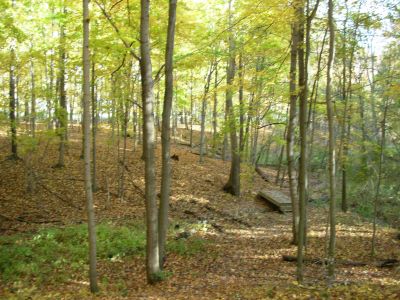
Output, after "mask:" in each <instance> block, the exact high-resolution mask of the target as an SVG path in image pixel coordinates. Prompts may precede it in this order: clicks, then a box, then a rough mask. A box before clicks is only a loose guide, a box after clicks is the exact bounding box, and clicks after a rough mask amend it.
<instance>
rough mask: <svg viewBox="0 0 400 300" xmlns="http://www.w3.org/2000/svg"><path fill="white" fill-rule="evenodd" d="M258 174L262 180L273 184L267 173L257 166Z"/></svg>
mask: <svg viewBox="0 0 400 300" xmlns="http://www.w3.org/2000/svg"><path fill="white" fill-rule="evenodd" d="M256 172H257V173H258V175H260V176H261V178H262V179H264V180H265V181H267V182H271V180H269V178H268V175H267V173H265V172H264V171H263V170H262V169H261V168H260V167H259V166H256Z"/></svg>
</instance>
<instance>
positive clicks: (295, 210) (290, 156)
mask: <svg viewBox="0 0 400 300" xmlns="http://www.w3.org/2000/svg"><path fill="white" fill-rule="evenodd" d="M297 48H298V24H297V23H296V24H294V25H292V45H291V50H290V88H289V89H290V104H289V120H288V130H287V135H286V157H287V165H288V177H289V191H290V199H291V202H292V234H293V237H292V242H293V244H297V242H298V241H297V240H298V231H297V229H298V224H299V201H298V195H297V185H296V176H295V159H294V140H295V132H294V129H295V127H296V117H297V107H296V106H297V103H296V102H297V97H298V96H297V91H296V65H297Z"/></svg>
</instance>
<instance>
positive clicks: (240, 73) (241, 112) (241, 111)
mask: <svg viewBox="0 0 400 300" xmlns="http://www.w3.org/2000/svg"><path fill="white" fill-rule="evenodd" d="M238 76H239V150H240V155H243V150H244V144H245V141H244V100H243V84H244V83H243V78H244V67H243V54H242V52H241V53H240V54H239V70H238Z"/></svg>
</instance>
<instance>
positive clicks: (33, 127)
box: [30, 57, 36, 138]
mask: <svg viewBox="0 0 400 300" xmlns="http://www.w3.org/2000/svg"><path fill="white" fill-rule="evenodd" d="M30 60H31V70H30V71H31V115H30V119H31V122H30V123H31V135H32V137H33V138H34V137H35V132H36V93H35V65H34V63H33V58H32V57H31V59H30Z"/></svg>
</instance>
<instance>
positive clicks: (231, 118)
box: [224, 0, 240, 196]
mask: <svg viewBox="0 0 400 300" xmlns="http://www.w3.org/2000/svg"><path fill="white" fill-rule="evenodd" d="M231 25H232V0H229V28H230V29H229V37H228V45H229V61H228V68H227V76H226V78H227V79H226V83H227V90H226V101H225V103H226V114H227V117H228V128H229V132H230V138H231V153H232V159H231V170H230V174H229V179H228V182H227V183H226V184H225V186H224V190H225V191H226V192H228V193H230V194H232V195H234V196H239V195H240V152H239V147H238V146H239V145H238V140H237V136H236V124H235V123H236V122H235V121H236V120H235V113H234V111H233V101H232V99H233V80H234V78H235V41H234V39H233V32H232V26H231Z"/></svg>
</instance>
